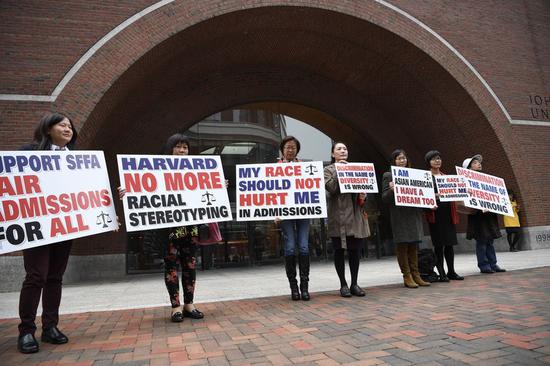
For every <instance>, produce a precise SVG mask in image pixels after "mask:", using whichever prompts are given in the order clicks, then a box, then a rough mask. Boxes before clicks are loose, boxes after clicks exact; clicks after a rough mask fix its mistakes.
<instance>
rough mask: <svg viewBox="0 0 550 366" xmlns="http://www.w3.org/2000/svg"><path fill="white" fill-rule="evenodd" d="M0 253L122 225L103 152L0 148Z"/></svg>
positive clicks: (109, 229) (79, 236) (55, 241)
mask: <svg viewBox="0 0 550 366" xmlns="http://www.w3.org/2000/svg"><path fill="white" fill-rule="evenodd" d="M0 199H1V201H0V254H3V253H9V252H13V251H16V250H22V249H28V248H33V247H38V246H42V245H46V244H51V243H57V242H60V241H65V240H70V239H76V238H81V237H84V236H89V235H94V234H99V233H102V232H106V231H112V230H115V229H117V228H118V223H117V220H116V213H115V208H114V206H113V198H112V195H111V185H110V184H109V175H108V174H107V168H106V165H105V157H104V155H103V151H5V152H0Z"/></svg>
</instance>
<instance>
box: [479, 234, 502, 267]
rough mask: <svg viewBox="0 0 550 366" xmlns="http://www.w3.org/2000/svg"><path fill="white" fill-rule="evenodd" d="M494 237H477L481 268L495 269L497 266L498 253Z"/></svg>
mask: <svg viewBox="0 0 550 366" xmlns="http://www.w3.org/2000/svg"><path fill="white" fill-rule="evenodd" d="M493 242H494V239H476V256H477V266H478V267H479V269H480V270H482V271H483V270H490V269H492V270H495V269H496V268H497V254H496V252H495V246H494V245H493Z"/></svg>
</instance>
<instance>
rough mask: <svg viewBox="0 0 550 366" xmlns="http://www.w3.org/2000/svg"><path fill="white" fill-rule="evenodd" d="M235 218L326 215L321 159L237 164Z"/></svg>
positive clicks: (254, 219)
mask: <svg viewBox="0 0 550 366" xmlns="http://www.w3.org/2000/svg"><path fill="white" fill-rule="evenodd" d="M236 169H237V221H257V220H273V219H276V218H279V219H282V220H284V219H307V218H316V217H319V218H322V217H327V204H326V197H325V182H324V175H323V162H321V161H309V162H299V163H284V164H281V163H274V164H246V165H237V167H236Z"/></svg>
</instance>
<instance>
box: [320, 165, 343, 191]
mask: <svg viewBox="0 0 550 366" xmlns="http://www.w3.org/2000/svg"><path fill="white" fill-rule="evenodd" d="M324 173H325V189H326V190H327V191H328V193H330V194H336V193H340V186H339V185H338V177H337V176H336V168H335V167H334V164H332V165H329V166H327V167H326V168H325V170H324Z"/></svg>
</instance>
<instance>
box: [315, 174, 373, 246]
mask: <svg viewBox="0 0 550 366" xmlns="http://www.w3.org/2000/svg"><path fill="white" fill-rule="evenodd" d="M324 173H325V189H326V190H327V195H328V197H327V206H328V207H327V211H328V212H327V213H328V236H329V237H340V239H341V240H342V248H347V245H346V236H353V237H356V238H367V237H369V236H370V230H369V222H368V219H367V217H366V215H365V214H364V210H363V207H361V206H360V205H359V203H358V202H357V196H358V195H357V194H355V193H340V186H339V185H338V178H337V176H336V168H335V167H334V164H331V165H329V166H327V167H325V172H324Z"/></svg>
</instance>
